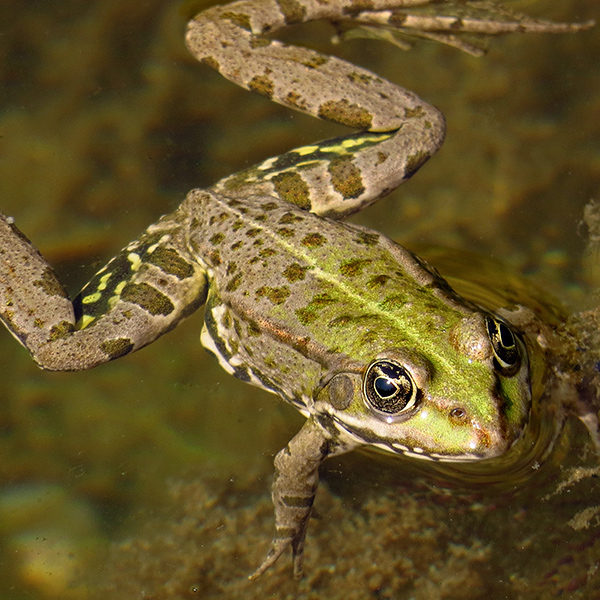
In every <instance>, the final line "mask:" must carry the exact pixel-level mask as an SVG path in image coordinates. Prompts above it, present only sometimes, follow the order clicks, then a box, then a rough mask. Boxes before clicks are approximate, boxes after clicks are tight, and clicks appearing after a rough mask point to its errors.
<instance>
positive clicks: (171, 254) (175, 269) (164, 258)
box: [145, 246, 194, 279]
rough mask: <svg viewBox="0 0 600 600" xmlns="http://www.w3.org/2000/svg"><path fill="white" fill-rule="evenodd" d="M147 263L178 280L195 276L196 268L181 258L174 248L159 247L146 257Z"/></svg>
mask: <svg viewBox="0 0 600 600" xmlns="http://www.w3.org/2000/svg"><path fill="white" fill-rule="evenodd" d="M145 261H146V262H149V263H151V264H153V265H155V266H157V267H158V268H159V269H160V270H161V271H163V272H164V273H167V274H169V275H173V276H175V277H177V279H186V278H187V277H191V276H192V275H193V274H194V267H192V265H191V264H190V263H188V262H187V261H185V260H184V259H183V258H181V256H180V255H179V253H178V252H177V251H176V250H174V249H173V248H163V247H162V246H158V247H157V248H156V250H154V252H152V253H150V254H148V255H147V256H146V257H145Z"/></svg>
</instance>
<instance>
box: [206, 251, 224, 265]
mask: <svg viewBox="0 0 600 600" xmlns="http://www.w3.org/2000/svg"><path fill="white" fill-rule="evenodd" d="M208 258H209V259H210V261H211V263H212V264H213V265H214V266H215V267H216V266H218V265H220V264H221V253H220V252H219V251H218V250H213V251H212V252H209V253H208Z"/></svg>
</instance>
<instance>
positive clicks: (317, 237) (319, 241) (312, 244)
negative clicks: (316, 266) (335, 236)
mask: <svg viewBox="0 0 600 600" xmlns="http://www.w3.org/2000/svg"><path fill="white" fill-rule="evenodd" d="M326 241H327V238H326V237H325V236H324V235H321V234H320V233H309V234H308V235H305V236H304V237H303V238H302V240H301V241H300V243H301V244H302V245H303V246H307V247H308V248H318V247H319V246H322V245H323V244H324V243H325V242H326Z"/></svg>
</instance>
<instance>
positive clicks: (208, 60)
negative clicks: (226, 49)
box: [200, 56, 221, 71]
mask: <svg viewBox="0 0 600 600" xmlns="http://www.w3.org/2000/svg"><path fill="white" fill-rule="evenodd" d="M200 62H201V63H202V64H203V65H206V66H207V67H210V68H211V69H214V70H215V71H220V69H221V65H220V64H219V61H218V60H217V59H216V58H214V57H213V56H205V57H204V58H203V59H202V60H201V61H200Z"/></svg>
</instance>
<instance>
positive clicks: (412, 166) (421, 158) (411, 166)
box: [404, 151, 429, 178]
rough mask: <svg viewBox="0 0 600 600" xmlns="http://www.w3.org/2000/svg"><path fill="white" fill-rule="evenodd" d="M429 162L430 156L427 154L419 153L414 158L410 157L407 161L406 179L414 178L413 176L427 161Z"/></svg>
mask: <svg viewBox="0 0 600 600" xmlns="http://www.w3.org/2000/svg"><path fill="white" fill-rule="evenodd" d="M428 160H429V154H428V153H427V152H423V151H421V152H417V153H415V154H413V155H412V156H409V157H408V158H407V160H406V167H405V170H406V174H405V175H404V177H405V178H409V177H412V175H413V174H414V173H415V172H416V171H418V170H419V169H420V168H421V167H422V166H423V165H424V164H425V163H426V162H427V161H428Z"/></svg>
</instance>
